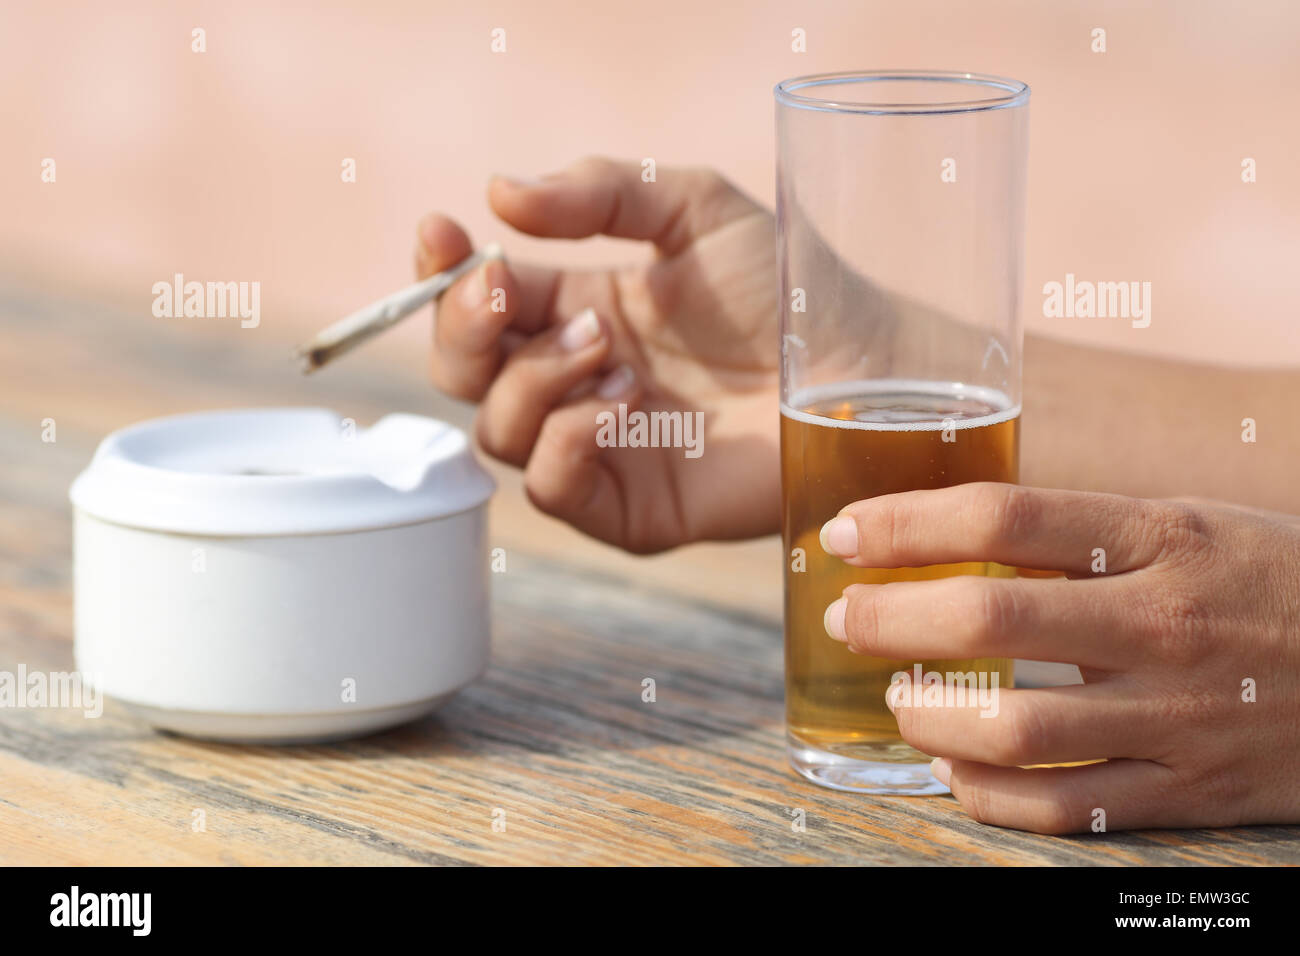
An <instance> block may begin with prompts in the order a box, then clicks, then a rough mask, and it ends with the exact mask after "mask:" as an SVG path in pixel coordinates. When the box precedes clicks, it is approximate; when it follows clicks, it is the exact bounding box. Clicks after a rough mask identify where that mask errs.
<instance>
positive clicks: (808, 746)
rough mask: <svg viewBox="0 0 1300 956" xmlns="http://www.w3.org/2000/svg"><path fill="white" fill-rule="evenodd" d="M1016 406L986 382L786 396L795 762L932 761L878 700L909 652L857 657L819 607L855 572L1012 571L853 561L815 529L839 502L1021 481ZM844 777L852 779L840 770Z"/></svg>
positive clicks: (1006, 683) (873, 578)
mask: <svg viewBox="0 0 1300 956" xmlns="http://www.w3.org/2000/svg"><path fill="white" fill-rule="evenodd" d="M1018 416H1019V409H1018V408H1016V407H1013V406H1012V405H1011V403H1010V402H1009V401H1008V400H1007V399H1006V397H1005V396H1004V395H1002V393H1000V392H997V391H995V390H993V389H988V388H978V387H972V386H961V385H952V384H943V383H926V382H915V381H880V382H856V383H855V382H847V383H838V384H835V385H833V386H825V387H819V388H812V389H804V390H803V391H801V392H798V393H796V394H794V395H792V396H790V398H789V400H788V401H787V402H784V403H782V407H781V472H782V474H781V478H782V484H783V492H784V499H785V521H784V535H785V546H786V571H785V662H786V724H787V728H788V733H789V735H790V738H791V739H790V747H791V754H792V759H793V760H794V761H795V765H796V767H800V762H799V758H798V756H797V755H798V754H800V753H815V754H816V758H817V759H816V760H812V759H811V758H810V760H809V763H810V764H817V765H819V766H822V767H825V766H827V765H831V766H833V765H834V764H835V762H836V759H837V758H847V761H870V762H882V763H900V764H907V763H910V764H917V763H924V762H928V759H929V758H928V757H926V756H923V755H921V754H919V753H918V752H917V751H915V750H913V749H912V748H911V747H909V746H907V745H906V744H905V743H903V741H902V740H901V738H900V737H899V735H898V724H897V722H896V721H895V720H894V716H893V714H891V713H890V712H889V709H888V707H886V705H885V691H886V688H888V687H889V684H890V678H891V675H893V674H895V673H897V672H899V671H907V672H909V673H910V672H912V671H913V665H914V664H915V663H917V662H915V661H909V660H883V659H880V658H872V657H865V656H862V655H858V654H853V653H851V652H850V651H849V650H848V649H847V648H846V647H845V646H844V645H843V644H841V643H840V642H838V641H835V640H833V639H831V637H830V636H829V635H827V633H826V630H825V627H824V625H823V614H824V613H825V611H826V606H827V605H828V604H830V603H831V602H832V601H834V600H835V599H836V598H838V597H840V594H841V592H842V591H843V590H844V589H845V588H846V587H848V586H849V585H851V584H854V583H858V582H862V583H869V584H882V583H887V582H891V581H922V580H930V579H934V578H942V577H948V576H951V575H956V574H978V575H986V576H995V577H1014V576H1015V573H1016V572H1015V569H1014V568H1006V567H1003V566H1002V565H998V564H993V563H989V562H980V563H967V564H948V565H936V566H933V567H926V568H899V569H863V568H854V567H851V566H850V565H848V564H845V563H844V562H843V561H841V560H840V559H839V558H836V557H832V556H831V555H829V554H827V553H826V552H825V551H823V550H822V547H821V544H820V542H819V539H818V534H819V532H820V531H821V528H822V525H823V524H825V523H826V522H827V521H829V520H830V519H831V518H833V517H835V515H836V513H838V512H839V510H840V509H841V508H843V507H844V506H845V505H847V504H850V503H851V502H854V501H859V500H861V499H863V498H871V497H874V496H876V495H884V494H890V493H893V492H899V491H913V490H917V489H923V488H942V487H946V486H948V485H956V484H962V483H964V482H969V481H1008V482H1014V481H1016V480H1017V477H1018V472H1019V417H1018ZM945 437H946V438H948V439H950V440H945ZM795 549H800V550H801V551H802V554H803V558H802V560H803V561H804V562H806V565H804V569H803V570H797V568H798V567H799V561H800V558H799V554H798V552H796V551H795ZM920 663H921V665H922V670H923V671H925V672H929V671H938V672H940V673H943V674H947V673H949V672H963V673H964V672H969V671H976V672H987V673H989V674H997V679H998V681H999V684H1000V686H1002V687H1010V686H1011V682H1012V662H1011V661H1010V660H1005V659H1000V658H985V659H979V660H927V661H921V662H920ZM847 761H846V762H847ZM800 769H801V772H805V773H808V775H810V776H811V775H812V774H811V772H809V771H806V770H804V769H803V768H802V767H800ZM899 769H900V770H901V769H902V768H899ZM816 779H818V782H821V783H824V784H829V785H831V786H835V785H837V781H836V780H835V779H834V776H833V774H832V775H828V774H827V773H825V772H818V774H817V775H816ZM838 785H841V786H845V787H847V788H849V789H856V787H854V786H853V785H852V783H851V781H848V780H841V781H838ZM876 792H882V791H881V790H880V789H877V790H876ZM899 792H910V791H907V790H901V791H899Z"/></svg>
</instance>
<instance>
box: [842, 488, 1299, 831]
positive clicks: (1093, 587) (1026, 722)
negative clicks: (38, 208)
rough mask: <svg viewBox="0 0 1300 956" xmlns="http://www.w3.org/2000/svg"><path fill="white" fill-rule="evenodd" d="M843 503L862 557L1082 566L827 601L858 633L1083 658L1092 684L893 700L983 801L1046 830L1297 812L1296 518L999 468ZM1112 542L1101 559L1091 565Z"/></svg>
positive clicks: (908, 728) (846, 542)
mask: <svg viewBox="0 0 1300 956" xmlns="http://www.w3.org/2000/svg"><path fill="white" fill-rule="evenodd" d="M840 515H841V517H837V518H835V519H832V523H831V524H828V526H827V528H826V530H825V533H824V535H823V540H825V541H826V542H827V550H829V551H831V552H832V553H834V554H837V555H838V556H840V557H843V558H844V559H845V560H846V561H847V562H848V563H849V564H852V565H855V566H859V567H886V568H888V567H900V566H916V565H928V564H941V563H948V562H957V561H997V562H1000V563H1003V564H1007V565H1015V566H1020V567H1027V568H1042V569H1056V570H1059V571H1064V572H1066V575H1067V576H1066V577H1065V578H1055V579H1038V580H1033V579H1023V578H1022V579H999V578H981V577H971V576H964V577H952V578H946V579H942V580H937V581H924V582H901V583H894V584H883V585H863V584H858V585H853V586H852V587H850V588H848V589H846V590H845V592H844V597H843V598H841V599H840V600H838V601H836V602H834V603H833V604H832V605H831V607H830V608H828V610H827V615H826V621H827V630H828V632H830V633H831V635H832V636H833V637H835V638H836V639H838V640H845V639H847V641H848V646H849V648H850V649H851V650H853V651H855V652H858V653H863V654H870V655H873V656H877V657H886V658H892V659H900V658H901V659H905V660H926V659H933V658H954V657H956V658H978V657H1021V658H1029V659H1031V660H1043V661H1063V662H1068V663H1073V664H1077V665H1079V668H1080V671H1081V673H1082V674H1083V678H1084V684H1083V685H1075V686H1071V687H1050V688H1039V689H1019V690H1003V691H1001V693H1000V698H999V701H998V707H997V716H996V717H994V718H992V719H982V718H981V717H980V715H979V711H978V710H977V709H975V708H968V707H927V706H916V705H915V702H914V701H912V700H911V699H905V700H904V701H903V706H896V707H894V708H893V709H894V712H895V716H896V717H897V718H898V726H899V730H900V731H901V733H902V736H903V738H904V739H905V740H906V741H907V742H908V743H909V744H911V745H912V746H913V747H916V748H917V749H918V750H921V751H923V752H925V753H928V754H936V755H938V756H939V757H941V758H942V759H940V760H936V761H935V766H934V772H935V775H936V776H937V777H938V778H939V779H940V780H942V781H943V782H944V783H946V784H948V785H949V786H950V787H951V788H952V791H953V794H954V795H955V796H956V797H957V799H958V800H959V801H960V802H961V804H962V806H963V807H965V808H966V810H967V811H968V812H969V813H970V814H971V815H972V816H973V817H975V818H976V819H977V820H980V821H982V822H985V823H992V824H996V825H998V826H1006V827H1014V828H1016V829H1021V830H1033V831H1037V832H1040V833H1071V832H1082V831H1087V830H1089V829H1091V828H1092V825H1093V821H1094V819H1096V817H1095V814H1094V811H1095V810H1096V809H1101V810H1104V811H1105V825H1106V828H1107V829H1111V830H1120V829H1133V828H1139V827H1218V826H1235V825H1238V824H1247V823H1281V822H1295V821H1297V820H1300V790H1298V789H1297V787H1296V781H1297V780H1300V734H1298V733H1297V728H1300V527H1297V526H1295V525H1293V524H1288V523H1285V522H1283V521H1279V520H1273V519H1271V518H1269V517H1265V516H1263V515H1261V514H1259V513H1252V512H1250V511H1247V510H1243V509H1235V508H1231V507H1224V506H1209V505H1202V504H1196V505H1190V504H1186V503H1181V502H1171V501H1150V500H1143V499H1137V498H1126V497H1121V496H1118V495H1102V494H1088V493H1083V492H1072V491H1048V490H1043V489H1038V488H1026V487H1017V486H1014V485H999V484H989V483H976V484H969V485H959V486H956V487H952V488H944V489H939V490H933V491H917V492H908V493H904V494H895V495H885V496H881V497H879V498H874V499H870V500H867V501H859V502H857V503H855V504H852V505H849V506H848V507H847V508H845V509H844V510H843V511H841V512H840ZM846 518H847V521H846V520H845V519H846ZM835 522H840V524H834V523H835ZM832 525H834V527H832ZM1099 548H1100V549H1104V552H1105V572H1104V573H1100V572H1094V570H1093V567H1094V564H1095V562H1096V560H1097V558H1096V556H1095V555H1094V549H1099ZM1244 685H1245V686H1244ZM1248 686H1253V687H1254V694H1255V695H1257V698H1256V702H1247V699H1248V698H1250V696H1251V695H1250V693H1248V691H1247V687H1248ZM892 706H893V704H892V703H891V707H892ZM1103 759H1104V760H1105V761H1106V762H1104V763H1092V764H1088V765H1086V766H1075V767H1054V768H1049V769H1022V768H1024V767H1028V766H1031V765H1040V764H1062V763H1072V762H1078V761H1095V760H1103Z"/></svg>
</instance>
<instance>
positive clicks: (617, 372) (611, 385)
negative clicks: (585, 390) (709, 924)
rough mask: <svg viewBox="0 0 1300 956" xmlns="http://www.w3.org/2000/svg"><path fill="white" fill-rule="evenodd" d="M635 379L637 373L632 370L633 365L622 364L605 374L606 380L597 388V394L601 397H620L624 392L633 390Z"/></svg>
mask: <svg viewBox="0 0 1300 956" xmlns="http://www.w3.org/2000/svg"><path fill="white" fill-rule="evenodd" d="M635 381H636V375H634V374H633V372H632V366H630V365H620V366H619V367H618V368H616V369H614V371H612V372H610V373H609V374H608V375H607V376H605V380H604V381H603V382H601V383H600V386H599V387H598V388H597V389H596V394H597V395H599V396H600V397H601V398H618V396H620V395H622V394H623V393H625V392H628V391H631V389H632V384H633V383H634V382H635Z"/></svg>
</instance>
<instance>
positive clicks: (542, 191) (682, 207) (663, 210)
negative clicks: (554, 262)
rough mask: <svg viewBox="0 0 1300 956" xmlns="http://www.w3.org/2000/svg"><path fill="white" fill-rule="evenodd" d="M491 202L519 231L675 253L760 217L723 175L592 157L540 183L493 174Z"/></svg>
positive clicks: (698, 169)
mask: <svg viewBox="0 0 1300 956" xmlns="http://www.w3.org/2000/svg"><path fill="white" fill-rule="evenodd" d="M488 202H489V203H491V205H492V209H493V211H494V212H496V214H497V215H498V216H500V217H501V218H502V219H504V220H505V221H506V222H507V223H509V224H510V225H512V226H514V227H515V228H516V229H518V230H520V231H521V232H526V233H529V234H530V235H534V236H545V237H548V238H553V239H583V238H586V237H587V236H595V235H606V236H616V237H618V238H620V239H641V240H645V241H649V242H653V243H654V244H655V245H656V246H658V247H659V249H660V251H661V252H663V253H665V254H666V255H673V254H674V253H677V252H680V251H681V250H682V249H684V248H686V247H687V246H688V245H690V243H691V242H693V241H694V240H696V239H698V238H700V237H701V236H702V235H704V234H705V233H708V232H710V231H712V230H714V229H717V228H718V227H720V226H723V225H726V224H727V223H729V222H732V221H733V220H736V219H740V218H742V217H744V216H747V215H751V214H753V213H754V212H759V211H761V209H760V207H759V206H758V205H757V204H756V203H755V202H754V201H753V200H751V199H750V198H749V197H748V196H746V195H745V194H744V193H742V192H740V190H738V189H736V187H734V186H733V185H731V183H729V182H728V181H727V180H726V179H724V178H723V177H722V176H721V175H719V174H718V173H717V172H715V171H714V170H711V169H705V168H664V169H657V170H655V172H654V178H653V179H650V180H649V181H647V180H646V178H645V176H644V168H643V166H642V164H641V163H636V162H618V161H615V160H612V159H604V158H588V159H582V160H579V161H578V162H576V163H574V164H573V165H572V166H570V167H569V168H568V169H565V170H563V171H562V172H559V173H554V174H552V175H550V176H546V177H543V178H542V179H535V180H519V179H510V178H508V177H505V176H494V177H493V178H492V181H491V183H490V184H489V185H488Z"/></svg>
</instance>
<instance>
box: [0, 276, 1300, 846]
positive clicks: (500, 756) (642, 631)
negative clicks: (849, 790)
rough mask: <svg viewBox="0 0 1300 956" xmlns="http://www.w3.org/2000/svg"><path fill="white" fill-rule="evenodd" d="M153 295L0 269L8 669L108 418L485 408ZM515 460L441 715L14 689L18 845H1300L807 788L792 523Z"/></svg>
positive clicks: (55, 580) (55, 623)
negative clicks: (297, 742) (785, 527)
mask: <svg viewBox="0 0 1300 956" xmlns="http://www.w3.org/2000/svg"><path fill="white" fill-rule="evenodd" d="M149 301H150V300H149V299H148V298H147V297H144V296H141V300H140V301H139V302H136V303H133V304H132V308H130V309H129V310H128V309H121V308H113V307H108V306H105V305H102V304H94V303H88V302H79V301H62V300H58V299H54V298H51V297H50V296H48V295H44V294H42V295H36V294H31V293H23V292H21V291H16V290H14V289H12V288H0V670H8V671H10V672H16V671H17V669H18V667H19V665H20V664H21V665H25V666H26V667H27V669H28V670H29V671H32V670H44V671H68V670H71V669H72V666H73V663H72V645H71V641H72V606H71V592H70V586H71V581H70V521H69V518H70V513H69V505H68V503H67V488H68V485H69V483H70V482H71V480H72V478H73V477H74V475H75V474H76V473H77V471H78V470H80V469H81V468H82V467H83V466H84V465H85V463H86V462H87V461H88V460H89V458H90V455H91V453H92V451H93V449H94V447H95V445H96V443H97V442H98V441H99V439H101V438H102V437H103V436H104V434H106V433H107V432H108V431H110V430H111V429H113V428H116V427H120V426H122V425H125V424H128V423H130V422H132V421H137V420H140V419H142V418H148V417H153V416H157V415H161V414H168V413H173V412H179V411H187V410H196V409H202V408H214V407H231V406H249V405H264V404H324V405H328V406H330V407H333V408H334V409H336V410H337V411H338V412H339V414H340V415H350V416H352V417H355V418H356V419H357V420H358V421H360V422H368V421H371V420H373V419H374V418H376V417H378V416H379V415H381V414H383V413H384V412H386V411H390V410H407V411H417V412H424V413H430V414H435V415H441V416H443V417H446V418H449V419H452V420H454V421H457V422H460V423H464V422H467V421H468V419H469V414H470V413H469V410H468V409H466V408H465V407H463V406H458V405H455V404H454V403H451V402H448V401H446V400H442V399H439V398H438V397H437V396H436V395H435V394H434V393H433V392H432V391H431V390H430V389H429V388H428V387H427V386H426V385H425V384H424V379H423V367H422V361H423V360H422V357H421V356H420V354H419V353H420V351H421V350H420V349H418V348H412V344H413V340H412V338H411V333H406V337H405V338H404V337H403V333H402V332H399V333H393V334H392V336H395V337H392V336H390V338H389V339H388V340H382V341H380V342H377V343H375V344H374V345H373V346H371V347H369V348H368V349H367V350H366V351H364V352H362V353H359V354H357V355H356V356H353V357H349V358H348V359H347V360H345V361H344V362H343V363H341V364H340V365H339V366H338V367H337V368H331V369H329V370H327V371H326V372H324V373H322V374H321V375H319V376H317V377H313V378H311V379H306V380H304V379H301V378H299V377H297V375H296V373H295V372H294V371H293V369H292V366H291V365H290V364H289V362H288V361H287V359H286V355H287V353H288V350H289V345H290V344H291V342H292V341H293V340H294V338H295V333H294V330H293V329H290V328H283V327H281V328H277V327H276V326H275V325H274V324H273V323H271V322H269V321H266V320H264V322H263V326H262V327H261V328H259V329H257V330H240V329H238V328H237V326H236V325H234V324H233V323H229V322H223V321H222V320H194V319H191V320H160V319H153V318H151V317H150V316H149V308H148V305H149ZM326 318H327V319H328V318H330V317H326ZM404 331H405V330H404ZM45 419H54V421H55V426H56V429H57V431H56V438H57V440H56V441H54V442H52V443H50V442H43V441H42V440H41V435H42V428H43V425H42V422H43V420H45ZM497 474H498V475H499V477H500V478H501V481H502V488H501V491H500V493H499V494H498V496H497V498H496V500H495V502H494V505H493V507H494V512H493V521H494V531H493V544H494V546H503V547H505V548H506V552H507V570H506V572H505V573H504V574H499V575H496V576H495V577H494V580H493V585H494V614H495V618H494V641H495V645H494V658H493V664H492V667H491V669H490V670H489V672H488V674H487V676H486V678H485V679H484V680H482V681H480V682H479V683H478V684H476V685H474V686H473V687H471V688H470V689H468V690H467V691H465V692H464V693H462V694H461V695H460V696H459V697H458V698H456V699H455V700H454V701H453V702H452V703H450V704H449V705H448V706H447V707H446V708H445V709H444V710H442V711H441V712H440V713H439V714H437V715H436V716H435V717H433V718H430V719H427V720H424V721H421V722H419V723H416V724H413V725H410V726H407V727H404V728H401V729H399V730H395V731H392V732H390V733H386V734H382V735H379V736H375V737H370V738H368V739H363V740H357V741H353V742H349V743H342V744H335V745H330V746H310V747H288V748H273V747H244V746H225V745H216V744H209V743H199V742H194V741H189V740H185V739H181V738H178V737H171V736H165V735H161V734H157V733H154V732H152V731H151V730H150V729H149V728H148V727H146V726H144V725H142V724H140V723H138V722H137V721H136V720H134V719H133V718H132V717H131V715H130V714H129V713H128V712H126V711H125V709H124V708H123V707H121V706H120V705H116V704H114V703H113V702H111V701H110V702H109V704H108V705H107V707H106V709H105V712H104V715H103V716H102V717H101V718H100V719H86V718H84V717H83V716H81V714H80V712H77V711H65V710H24V709H8V710H0V862H3V863H6V864H15V863H38V864H46V863H74V864H82V863H99V864H105V863H108V864H199V863H203V864H206V863H226V864H402V863H485V864H513V863H522V864H555V863H560V864H664V863H668V864H671V863H719V864H726V863H759V864H783V863H834V864H854V863H858V864H861V863H907V864H968V863H974V864H989V863H1012V864H1050V863H1079V864H1132V863H1154V864H1159V863H1220V864H1243V863H1262V862H1275V863H1294V862H1297V861H1300V828H1296V827H1253V828H1244V829H1238V830H1218V831H1210V830H1197V831H1182V832H1168V831H1164V832H1161V831H1152V832H1143V833H1112V834H1104V835H1092V836H1082V837H1074V838H1049V837H1039V836H1033V835H1029V834H1024V833H1017V832H1013V831H1006V830H998V829H993V828H990V827H984V826H980V825H978V824H975V823H973V822H971V820H970V819H968V818H967V817H966V815H965V814H964V813H963V812H962V810H961V808H960V807H959V806H958V805H957V804H956V802H955V801H954V800H953V799H951V798H950V797H931V798H900V797H893V798H869V797H861V796H851V795H846V794H840V793H834V792H831V791H827V790H823V789H821V788H818V787H816V786H813V785H811V784H809V783H806V782H804V781H803V780H802V779H800V778H799V777H797V776H796V775H795V774H794V773H793V772H792V771H791V770H790V769H789V768H788V767H787V765H786V763H785V755H784V750H783V745H782V703H781V697H782V680H781V635H780V588H779V573H780V555H779V546H778V545H777V544H776V542H774V541H763V542H756V543H750V544H746V545H733V546H726V547H724V546H701V547H696V548H690V549H685V550H683V551H682V552H679V553H677V554H674V555H669V556H665V557H659V558H655V559H651V560H647V559H636V558H631V557H629V556H626V555H620V554H617V553H615V552H612V551H611V550H609V549H606V548H604V547H603V546H599V545H596V544H594V543H592V542H589V541H587V540H585V539H582V538H580V537H579V536H578V535H576V533H573V532H570V531H568V530H567V529H563V528H561V527H559V526H558V525H557V524H556V523H554V522H551V521H550V520H549V519H545V518H543V517H541V516H539V515H537V514H536V513H535V512H533V511H532V510H531V509H530V508H529V507H528V506H527V504H526V503H525V502H524V498H523V495H522V494H521V493H520V490H519V484H518V479H517V476H514V475H512V474H510V473H508V472H506V471H503V470H498V472H497ZM647 677H649V678H653V679H654V681H655V683H656V700H655V701H654V702H653V703H646V702H643V700H642V681H643V679H645V678H647ZM197 811H201V813H199V812H197ZM796 811H802V816H803V819H804V829H803V830H802V831H800V830H799V829H797V828H796V827H795V825H794V823H795V812H796ZM198 820H202V823H203V826H202V828H201V829H199V828H196V825H195V824H196V821H198ZM502 820H504V824H505V826H504V829H502V828H501V826H500V822H501V821H502ZM494 821H496V822H497V826H496V827H494V825H493V824H494Z"/></svg>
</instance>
